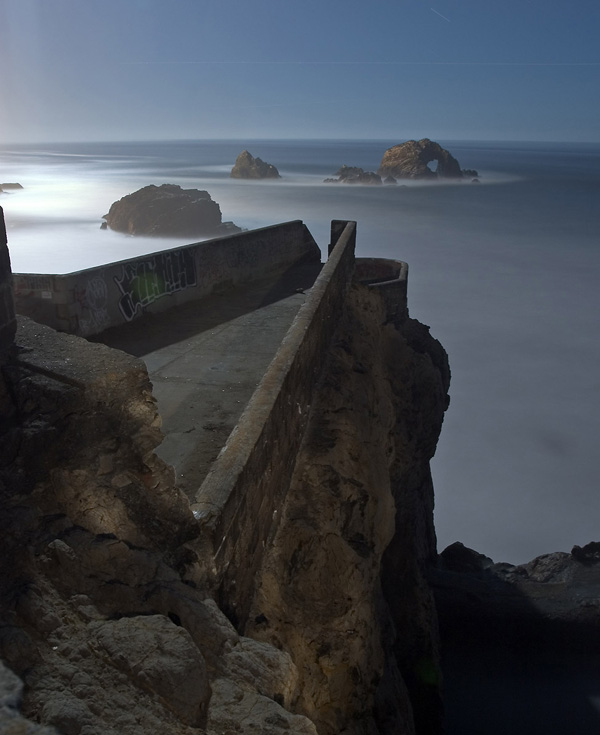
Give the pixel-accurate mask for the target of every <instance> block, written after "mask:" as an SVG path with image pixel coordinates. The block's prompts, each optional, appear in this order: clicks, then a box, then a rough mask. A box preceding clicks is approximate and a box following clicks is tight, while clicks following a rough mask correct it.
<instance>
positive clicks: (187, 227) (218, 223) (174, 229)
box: [104, 184, 240, 238]
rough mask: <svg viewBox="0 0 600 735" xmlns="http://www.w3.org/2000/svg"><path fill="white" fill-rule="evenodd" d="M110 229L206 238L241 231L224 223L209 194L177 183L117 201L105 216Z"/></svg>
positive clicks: (133, 233)
mask: <svg viewBox="0 0 600 735" xmlns="http://www.w3.org/2000/svg"><path fill="white" fill-rule="evenodd" d="M104 219H105V220H106V222H107V224H108V227H110V228H111V230H116V231H117V232H125V233H127V234H128V235H154V236H161V237H190V238H191V237H206V236H213V237H214V236H217V235H221V234H231V231H232V227H233V228H235V231H238V232H239V231H240V228H238V227H235V225H233V226H232V224H231V223H222V220H221V209H220V207H219V205H218V204H217V202H214V201H213V200H212V198H211V196H210V194H209V193H208V192H207V191H201V190H199V189H182V188H181V187H180V186H177V185H176V184H162V186H155V185H154V184H151V185H150V186H145V187H144V188H143V189H139V190H138V191H136V192H134V193H133V194H128V195H127V196H124V197H123V198H122V199H119V201H118V202H115V203H114V204H113V205H112V206H111V208H110V210H109V212H108V214H105V215H104Z"/></svg>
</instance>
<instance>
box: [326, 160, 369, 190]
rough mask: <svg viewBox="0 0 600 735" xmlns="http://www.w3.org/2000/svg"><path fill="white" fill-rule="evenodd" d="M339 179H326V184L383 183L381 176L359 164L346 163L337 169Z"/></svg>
mask: <svg viewBox="0 0 600 735" xmlns="http://www.w3.org/2000/svg"><path fill="white" fill-rule="evenodd" d="M335 175H336V176H337V179H333V178H332V179H325V180H324V183H326V184H375V185H379V184H381V176H379V174H376V173H374V172H373V171H365V170H364V169H362V168H359V167H358V166H346V165H345V164H344V165H343V166H342V167H341V168H340V169H339V171H336V173H335Z"/></svg>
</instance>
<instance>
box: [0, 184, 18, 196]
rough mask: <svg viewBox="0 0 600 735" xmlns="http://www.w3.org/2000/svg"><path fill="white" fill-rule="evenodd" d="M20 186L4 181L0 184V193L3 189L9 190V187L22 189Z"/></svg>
mask: <svg viewBox="0 0 600 735" xmlns="http://www.w3.org/2000/svg"><path fill="white" fill-rule="evenodd" d="M22 188H23V187H22V186H21V184H16V183H10V182H5V183H4V184H0V193H1V192H3V191H10V190H11V189H22Z"/></svg>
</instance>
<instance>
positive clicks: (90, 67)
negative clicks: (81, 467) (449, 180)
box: [0, 0, 600, 142]
mask: <svg viewBox="0 0 600 735" xmlns="http://www.w3.org/2000/svg"><path fill="white" fill-rule="evenodd" d="M599 38H600V3H598V1H597V0H593V1H592V0H575V1H573V0H570V2H568V1H566V0H555V1H554V2H552V3H548V2H547V0H519V1H518V2H517V1H516V0H503V1H502V2H496V3H492V2H486V1H485V0H454V2H451V1H450V0H428V1H427V2H421V1H420V0H396V1H395V2H392V1H388V0H373V1H372V2H370V3H367V2H365V1H364V0H361V1H360V2H359V1H358V0H343V1H342V0H304V2H302V3H296V2H294V3H293V2H290V0H171V2H165V0H160V1H158V0H0V140H1V141H2V142H27V141H31V142H37V141H69V140H111V139H117V140H135V139H177V138H261V137H263V138H272V137H278V138H306V137H309V138H310V137H313V138H385V139H398V140H403V139H407V138H412V137H425V136H428V137H431V138H439V139H442V140H444V139H445V140H451V139H482V140H485V139H488V140H565V141H599V140H600V94H599V90H600V43H599V41H598V39H599Z"/></svg>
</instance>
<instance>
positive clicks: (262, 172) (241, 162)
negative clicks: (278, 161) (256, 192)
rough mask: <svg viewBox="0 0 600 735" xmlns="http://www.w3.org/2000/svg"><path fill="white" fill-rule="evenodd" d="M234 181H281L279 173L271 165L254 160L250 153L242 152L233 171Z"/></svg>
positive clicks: (257, 159) (258, 159)
mask: <svg viewBox="0 0 600 735" xmlns="http://www.w3.org/2000/svg"><path fill="white" fill-rule="evenodd" d="M231 178H232V179H280V178H281V176H280V175H279V171H278V170H277V169H276V168H275V166H273V164H271V163H266V162H265V161H263V160H262V159H261V158H254V156H253V155H252V154H251V153H250V152H249V151H242V152H241V153H240V155H239V156H238V157H237V159H236V161H235V164H234V166H233V168H232V169H231Z"/></svg>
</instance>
